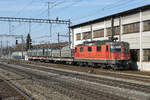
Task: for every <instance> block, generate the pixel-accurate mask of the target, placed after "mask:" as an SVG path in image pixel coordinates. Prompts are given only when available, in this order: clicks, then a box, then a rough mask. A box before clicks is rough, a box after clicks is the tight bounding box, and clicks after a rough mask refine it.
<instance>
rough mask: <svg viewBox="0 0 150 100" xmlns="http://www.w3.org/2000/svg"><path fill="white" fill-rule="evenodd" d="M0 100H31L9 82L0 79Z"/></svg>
mask: <svg viewBox="0 0 150 100" xmlns="http://www.w3.org/2000/svg"><path fill="white" fill-rule="evenodd" d="M0 100H33V99H32V98H31V97H30V96H28V95H27V94H25V93H24V92H23V91H21V90H20V89H18V88H17V87H15V86H14V85H12V84H11V83H10V82H9V81H7V80H4V79H2V78H0Z"/></svg>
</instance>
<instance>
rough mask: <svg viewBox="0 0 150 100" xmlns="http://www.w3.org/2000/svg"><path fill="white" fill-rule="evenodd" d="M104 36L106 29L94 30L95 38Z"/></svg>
mask: <svg viewBox="0 0 150 100" xmlns="http://www.w3.org/2000/svg"><path fill="white" fill-rule="evenodd" d="M100 37H104V29H100V30H95V31H93V38H100Z"/></svg>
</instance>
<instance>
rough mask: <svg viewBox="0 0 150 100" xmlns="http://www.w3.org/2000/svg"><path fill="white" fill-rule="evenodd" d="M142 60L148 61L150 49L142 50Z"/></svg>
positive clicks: (149, 60) (149, 59)
mask: <svg viewBox="0 0 150 100" xmlns="http://www.w3.org/2000/svg"><path fill="white" fill-rule="evenodd" d="M143 56H144V57H143V61H145V62H150V49H145V50H143Z"/></svg>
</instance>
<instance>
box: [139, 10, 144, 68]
mask: <svg viewBox="0 0 150 100" xmlns="http://www.w3.org/2000/svg"><path fill="white" fill-rule="evenodd" d="M142 31H143V22H142V10H140V68H139V69H140V70H143V66H142V62H143V48H142Z"/></svg>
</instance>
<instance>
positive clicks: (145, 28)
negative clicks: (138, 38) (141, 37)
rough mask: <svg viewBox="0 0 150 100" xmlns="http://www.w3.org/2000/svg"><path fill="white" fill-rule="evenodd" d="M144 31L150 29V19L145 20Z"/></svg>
mask: <svg viewBox="0 0 150 100" xmlns="http://www.w3.org/2000/svg"><path fill="white" fill-rule="evenodd" d="M143 31H150V20H148V21H144V22H143Z"/></svg>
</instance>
